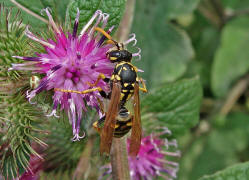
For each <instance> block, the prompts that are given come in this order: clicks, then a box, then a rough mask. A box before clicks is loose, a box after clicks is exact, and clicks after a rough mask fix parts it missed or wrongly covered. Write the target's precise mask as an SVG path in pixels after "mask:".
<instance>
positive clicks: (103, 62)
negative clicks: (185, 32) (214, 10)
mask: <svg viewBox="0 0 249 180" xmlns="http://www.w3.org/2000/svg"><path fill="white" fill-rule="evenodd" d="M43 12H45V13H46V14H47V16H48V19H49V25H50V26H51V27H52V29H53V32H54V37H55V40H52V39H48V40H44V39H42V38H39V37H37V36H35V35H34V34H33V33H32V32H31V31H30V30H29V27H28V26H27V28H26V31H25V34H26V36H27V37H29V38H30V39H32V40H34V41H36V42H38V43H40V44H41V45H42V46H43V47H44V49H45V51H46V52H45V53H36V55H37V57H21V56H13V57H14V58H18V59H22V60H25V61H28V62H25V63H22V64H12V67H11V68H10V69H9V70H30V71H34V72H36V73H40V74H44V75H45V77H44V78H43V79H41V81H40V84H39V86H38V87H37V88H36V89H34V90H32V91H31V92H29V91H27V98H28V99H29V102H30V103H33V102H32V101H31V100H32V98H34V97H35V96H36V95H37V94H39V93H40V92H42V91H48V90H53V89H55V88H57V89H64V90H76V91H84V90H87V89H91V88H92V87H90V86H89V84H88V83H87V82H90V83H94V82H95V81H96V80H97V77H98V76H99V74H100V73H102V74H104V75H105V76H106V77H110V76H111V73H112V71H113V69H114V64H113V63H111V62H110V61H109V60H108V59H107V57H106V52H107V51H108V50H109V49H110V48H112V47H113V45H110V44H103V42H104V40H105V37H104V36H103V35H102V34H100V33H99V32H96V31H95V27H97V26H98V25H100V24H101V28H102V29H103V28H105V27H106V25H107V21H108V18H109V15H108V14H106V13H102V12H101V11H100V10H97V11H96V12H95V13H94V15H93V16H92V17H91V19H90V20H89V21H88V23H87V24H86V25H85V26H84V27H83V28H82V30H81V31H80V32H79V33H78V25H79V15H80V12H79V9H78V12H77V16H76V19H75V22H74V27H73V33H72V34H71V33H70V32H67V33H64V32H63V30H62V28H61V27H58V26H57V25H56V24H55V22H54V20H53V18H52V16H51V14H50V12H49V9H48V8H46V9H44V10H43ZM113 28H114V26H113V27H111V28H110V29H109V30H108V31H107V33H111V31H112V29H113ZM136 41H137V40H136V38H135V34H131V38H130V39H128V40H127V41H125V42H124V44H125V45H127V44H129V43H131V42H134V44H133V46H135V45H136ZM138 49H139V48H138ZM140 52H141V51H140V49H139V50H138V52H137V53H134V54H133V56H134V57H138V58H140ZM98 86H99V87H101V88H102V89H103V90H105V91H109V88H108V86H106V83H105V82H104V81H100V82H99V83H98ZM98 99H100V100H101V99H102V97H101V96H100V94H99V92H97V91H95V92H91V93H88V94H78V93H69V92H61V91H55V92H54V95H53V109H52V112H51V114H49V115H48V116H55V117H59V116H58V115H56V110H57V108H58V107H59V106H60V109H61V110H65V111H66V112H67V114H68V117H69V121H70V123H71V124H72V129H73V136H74V137H73V139H72V140H73V141H77V140H80V139H81V138H83V137H84V136H85V134H84V135H83V136H80V135H79V131H80V123H81V119H82V115H83V113H84V112H86V111H87V108H86V106H90V107H93V108H96V110H97V111H98V113H99V115H100V116H102V114H101V112H100V110H99V106H98Z"/></svg>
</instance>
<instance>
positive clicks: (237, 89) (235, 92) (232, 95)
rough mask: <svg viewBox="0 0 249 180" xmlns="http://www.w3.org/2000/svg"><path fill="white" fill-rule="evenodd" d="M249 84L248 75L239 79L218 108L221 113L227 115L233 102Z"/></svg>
mask: <svg viewBox="0 0 249 180" xmlns="http://www.w3.org/2000/svg"><path fill="white" fill-rule="evenodd" d="M248 84H249V77H248V76H246V77H244V78H242V79H241V80H239V81H238V82H237V84H236V85H235V86H234V87H233V88H232V89H231V91H230V92H229V94H228V96H227V99H226V101H225V103H224V105H223V106H222V108H221V110H220V114H221V115H224V116H225V115H227V114H228V113H229V112H230V111H231V109H232V108H233V106H234V105H235V103H236V102H237V101H238V99H239V97H240V96H241V95H242V94H243V93H244V92H245V91H246V89H247V87H248Z"/></svg>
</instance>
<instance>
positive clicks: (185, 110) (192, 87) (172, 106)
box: [141, 78, 202, 135]
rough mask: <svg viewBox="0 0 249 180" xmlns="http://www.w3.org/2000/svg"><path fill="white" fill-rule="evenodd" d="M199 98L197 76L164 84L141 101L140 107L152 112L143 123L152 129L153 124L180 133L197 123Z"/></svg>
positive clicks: (200, 93)
mask: <svg viewBox="0 0 249 180" xmlns="http://www.w3.org/2000/svg"><path fill="white" fill-rule="evenodd" d="M201 99H202V88H201V84H200V81H199V78H193V79H186V80H181V81H177V82H175V83H170V84H165V85H164V86H162V87H160V88H158V89H157V90H156V91H155V92H154V93H153V92H152V93H151V94H150V95H147V96H146V97H145V98H144V100H143V101H142V103H141V104H142V108H141V109H142V110H143V111H145V112H146V113H152V117H148V119H146V118H144V121H143V125H144V127H146V130H147V129H148V130H150V129H151V130H152V131H153V129H154V128H153V127H155V126H162V127H163V126H167V127H168V128H169V129H170V130H172V131H173V134H174V135H175V133H178V134H181V133H183V132H184V131H185V130H187V129H189V128H191V127H193V126H195V125H196V124H197V122H198V120H199V109H200V103H201ZM153 118H154V119H153ZM152 128H153V129H152Z"/></svg>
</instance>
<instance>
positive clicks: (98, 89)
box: [54, 87, 103, 94]
mask: <svg viewBox="0 0 249 180" xmlns="http://www.w3.org/2000/svg"><path fill="white" fill-rule="evenodd" d="M54 91H61V92H65V93H77V94H87V93H90V92H94V91H99V92H101V91H103V89H102V88H101V87H96V88H92V89H87V90H84V91H75V90H66V89H59V88H54Z"/></svg>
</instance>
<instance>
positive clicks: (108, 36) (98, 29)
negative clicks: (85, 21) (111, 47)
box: [94, 27, 113, 41]
mask: <svg viewBox="0 0 249 180" xmlns="http://www.w3.org/2000/svg"><path fill="white" fill-rule="evenodd" d="M94 29H95V31H99V32H100V33H102V34H103V35H104V36H105V37H106V38H107V39H109V40H111V41H113V40H112V37H111V36H110V34H108V33H107V32H105V30H104V29H102V28H100V27H95V28H94Z"/></svg>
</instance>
